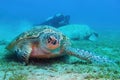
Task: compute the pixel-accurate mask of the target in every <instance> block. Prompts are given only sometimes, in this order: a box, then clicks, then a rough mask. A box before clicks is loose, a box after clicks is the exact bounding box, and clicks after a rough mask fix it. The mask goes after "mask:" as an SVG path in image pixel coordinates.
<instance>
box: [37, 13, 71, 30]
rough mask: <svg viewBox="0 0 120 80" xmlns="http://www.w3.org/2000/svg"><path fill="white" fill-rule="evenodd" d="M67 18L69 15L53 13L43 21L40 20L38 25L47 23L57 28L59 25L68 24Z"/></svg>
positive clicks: (68, 18)
mask: <svg viewBox="0 0 120 80" xmlns="http://www.w3.org/2000/svg"><path fill="white" fill-rule="evenodd" d="M69 20H70V16H69V15H63V14H60V13H59V14H55V15H54V16H52V17H49V18H48V19H47V20H45V21H44V22H42V23H41V24H39V25H49V26H53V27H55V28H58V27H60V26H64V25H68V24H69Z"/></svg>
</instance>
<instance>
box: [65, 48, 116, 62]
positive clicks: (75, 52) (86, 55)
mask: <svg viewBox="0 0 120 80" xmlns="http://www.w3.org/2000/svg"><path fill="white" fill-rule="evenodd" d="M65 52H66V53H67V54H68V55H72V56H76V57H78V58H80V59H83V60H85V61H87V62H88V63H95V64H96V63H97V64H114V61H112V60H110V59H108V58H106V57H102V56H97V55H95V54H94V53H92V52H88V51H85V50H80V49H77V48H71V47H66V48H65Z"/></svg>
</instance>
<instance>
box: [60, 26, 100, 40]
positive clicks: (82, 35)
mask: <svg viewBox="0 0 120 80" xmlns="http://www.w3.org/2000/svg"><path fill="white" fill-rule="evenodd" d="M58 29H59V30H60V31H62V32H63V33H64V34H65V35H67V36H68V37H69V38H71V39H72V40H81V39H83V40H90V41H95V40H96V39H97V37H98V33H96V32H95V31H94V30H92V29H91V28H90V27H89V26H87V25H79V24H71V25H66V26H62V27H60V28H58Z"/></svg>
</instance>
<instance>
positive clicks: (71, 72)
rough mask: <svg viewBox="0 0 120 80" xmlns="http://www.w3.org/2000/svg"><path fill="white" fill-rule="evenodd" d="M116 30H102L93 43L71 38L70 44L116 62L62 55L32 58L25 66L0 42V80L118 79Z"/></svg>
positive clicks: (119, 58)
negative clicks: (97, 62)
mask: <svg viewBox="0 0 120 80" xmlns="http://www.w3.org/2000/svg"><path fill="white" fill-rule="evenodd" d="M118 34H120V33H114V34H113V33H104V34H101V35H100V38H99V39H98V41H96V42H91V41H72V43H73V47H78V48H82V49H86V50H89V51H93V52H96V53H98V54H99V55H102V56H107V57H109V58H111V59H113V60H116V61H117V62H116V65H112V64H111V65H97V64H89V63H85V62H83V61H82V60H79V59H78V58H75V57H71V56H65V57H60V58H55V59H49V60H34V61H32V60H31V62H30V64H29V65H28V66H25V65H24V64H22V63H20V62H18V61H17V59H16V57H15V56H14V54H12V53H9V52H8V51H7V50H5V46H6V45H7V43H5V42H4V43H2V42H0V45H1V46H0V80H120V74H119V73H120V69H119V67H120V56H119V55H120V38H119V35H118Z"/></svg>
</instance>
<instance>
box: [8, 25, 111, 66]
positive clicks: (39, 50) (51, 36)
mask: <svg viewBox="0 0 120 80" xmlns="http://www.w3.org/2000/svg"><path fill="white" fill-rule="evenodd" d="M7 49H8V50H10V51H12V52H14V53H16V55H17V57H18V59H19V60H20V61H22V62H25V63H26V64H28V62H29V59H30V58H45V59H46V58H54V57H58V56H62V55H66V54H68V55H72V56H76V57H78V58H80V59H83V60H85V61H87V62H92V63H96V62H97V63H111V62H112V61H111V60H109V59H107V58H105V57H100V56H96V55H95V54H93V53H91V52H88V51H84V50H80V49H76V48H72V47H71V43H70V40H69V38H68V37H67V36H65V35H64V34H63V33H61V32H60V31H59V30H57V29H56V28H53V27H51V26H46V25H43V26H36V27H34V28H32V29H31V30H29V31H26V32H24V33H22V34H20V35H19V36H18V37H17V38H15V39H14V40H13V41H12V42H11V43H10V44H9V45H8V46H7Z"/></svg>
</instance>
